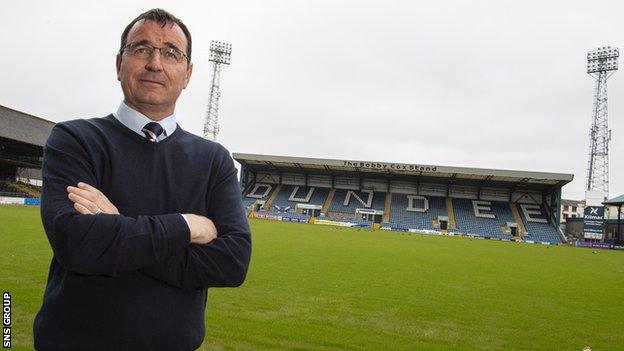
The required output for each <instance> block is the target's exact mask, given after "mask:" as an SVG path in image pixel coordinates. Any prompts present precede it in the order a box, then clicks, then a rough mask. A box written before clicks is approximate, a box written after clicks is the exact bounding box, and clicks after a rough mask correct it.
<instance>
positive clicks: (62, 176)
mask: <svg viewBox="0 0 624 351" xmlns="http://www.w3.org/2000/svg"><path fill="white" fill-rule="evenodd" d="M222 151H225V150H222ZM93 152H94V151H93V150H92V149H90V144H89V143H88V142H87V141H86V140H84V138H82V137H81V135H80V133H79V131H78V130H76V129H75V128H71V127H70V126H67V125H65V124H64V123H61V124H57V126H55V127H54V128H53V130H52V133H51V134H50V136H49V138H48V141H47V143H46V147H45V149H44V162H43V170H42V171H43V179H44V182H43V189H42V204H41V215H42V220H43V224H44V228H45V231H46V235H47V236H48V240H49V242H50V245H51V247H52V250H53V252H54V258H55V259H56V261H57V262H58V263H59V264H60V265H61V266H62V267H63V268H64V269H66V270H67V271H70V272H76V273H80V274H85V275H104V276H111V277H114V276H117V275H119V274H123V273H128V272H139V273H142V274H145V275H148V276H150V277H152V278H154V279H157V280H160V281H162V282H163V283H165V284H169V285H172V286H175V287H178V288H182V289H201V288H207V287H216V286H238V285H240V284H242V282H243V281H244V279H245V276H246V273H247V268H248V265H249V260H250V255H251V236H250V233H249V227H248V225H247V222H246V219H245V217H244V212H243V211H242V206H240V204H239V203H237V202H236V198H237V196H240V193H239V190H238V184H237V179H236V171H235V169H234V165H233V162H232V161H231V158H230V157H229V155H227V152H225V153H222V155H223V157H222V160H221V163H220V164H218V165H216V166H217V167H219V169H220V172H219V174H218V175H217V178H218V179H219V181H218V182H217V183H216V184H215V185H214V186H213V191H212V192H211V196H212V200H211V202H210V204H209V205H208V209H207V213H211V214H213V215H212V216H213V217H212V220H211V219H208V218H206V217H203V216H197V215H193V214H188V215H187V219H188V225H187V222H186V221H185V220H184V219H183V217H182V216H181V215H180V214H179V213H171V214H162V215H139V216H137V217H136V218H133V217H127V216H124V215H123V214H119V211H118V210H117V208H116V207H115V206H114V205H113V204H112V203H111V202H110V201H109V200H108V199H107V198H106V196H105V195H104V194H102V193H101V192H100V191H99V190H98V189H96V188H93V187H88V186H87V184H86V183H90V184H97V181H96V179H97V177H96V175H95V174H94V173H93V169H95V167H94V163H96V162H95V161H93V157H94V156H93V155H94V154H93ZM79 183H85V184H79ZM74 184H75V185H77V186H76V187H74V186H73V185H74ZM68 185H70V186H69V187H68ZM217 204H218V207H217ZM94 206H97V207H98V208H99V209H100V210H101V212H100V213H99V214H97V215H94V213H96V212H98V209H97V208H95V207H94ZM87 212H88V213H87Z"/></svg>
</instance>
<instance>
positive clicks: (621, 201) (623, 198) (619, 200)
mask: <svg viewBox="0 0 624 351" xmlns="http://www.w3.org/2000/svg"><path fill="white" fill-rule="evenodd" d="M603 204H605V205H613V206H621V205H624V194H622V195H620V196H616V197H614V198H612V199H609V200H607V201H605V202H603Z"/></svg>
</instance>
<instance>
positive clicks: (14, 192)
mask: <svg viewBox="0 0 624 351" xmlns="http://www.w3.org/2000/svg"><path fill="white" fill-rule="evenodd" d="M0 196H9V197H24V198H26V197H32V198H38V197H41V188H40V187H37V186H35V185H30V184H26V183H24V182H20V181H16V180H14V179H10V178H8V179H6V178H5V179H2V180H0Z"/></svg>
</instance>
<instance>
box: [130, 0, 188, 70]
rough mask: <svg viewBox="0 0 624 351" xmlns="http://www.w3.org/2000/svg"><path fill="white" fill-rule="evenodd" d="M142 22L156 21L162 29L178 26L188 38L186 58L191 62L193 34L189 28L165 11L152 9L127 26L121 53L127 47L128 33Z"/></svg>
mask: <svg viewBox="0 0 624 351" xmlns="http://www.w3.org/2000/svg"><path fill="white" fill-rule="evenodd" d="M140 20H146V21H154V22H156V23H158V24H160V25H162V27H164V26H166V25H167V24H177V25H178V27H180V29H182V32H184V36H185V37H186V56H187V57H188V61H189V62H190V61H191V47H192V45H191V43H192V42H191V33H190V32H189V30H188V28H186V25H184V23H183V22H182V21H181V20H180V19H179V18H177V17H176V16H174V15H172V14H171V13H169V12H167V11H165V10H163V9H151V10H149V11H146V12H143V13H142V14H140V15H139V17H137V18H135V19H134V20H132V22H130V24H128V25H127V26H126V29H124V31H123V33H121V46H120V47H119V52H120V53H121V52H122V51H123V50H124V48H125V47H126V44H127V39H128V32H130V29H131V28H132V26H134V24H135V23H137V22H138V21H140Z"/></svg>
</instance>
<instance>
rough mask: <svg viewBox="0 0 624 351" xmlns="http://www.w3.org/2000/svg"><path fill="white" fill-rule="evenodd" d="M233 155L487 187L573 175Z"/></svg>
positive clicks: (272, 163) (253, 166)
mask: <svg viewBox="0 0 624 351" xmlns="http://www.w3.org/2000/svg"><path fill="white" fill-rule="evenodd" d="M233 156H234V159H235V160H236V161H238V162H239V163H240V164H241V165H243V166H244V167H245V168H246V169H247V170H250V171H252V172H258V171H267V172H271V171H272V172H280V173H303V174H332V175H340V176H362V175H363V174H366V176H369V177H375V176H378V177H385V178H396V179H400V178H406V179H412V180H414V179H416V180H418V181H421V182H422V181H431V182H436V181H437V182H444V183H446V182H448V181H449V180H451V181H453V182H456V183H458V184H475V185H488V186H489V185H492V186H494V185H497V184H498V185H501V184H507V185H510V184H518V183H522V184H525V185H527V186H531V187H535V188H552V187H559V186H563V185H565V184H567V183H569V182H571V181H572V179H573V178H574V175H572V174H566V173H547V172H527V171H514V170H503V169H485V168H468V167H449V166H439V165H424V164H414V163H392V162H378V161H354V160H336V159H318V158H307V157H288V156H273V155H257V154H243V153H234V155H233Z"/></svg>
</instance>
